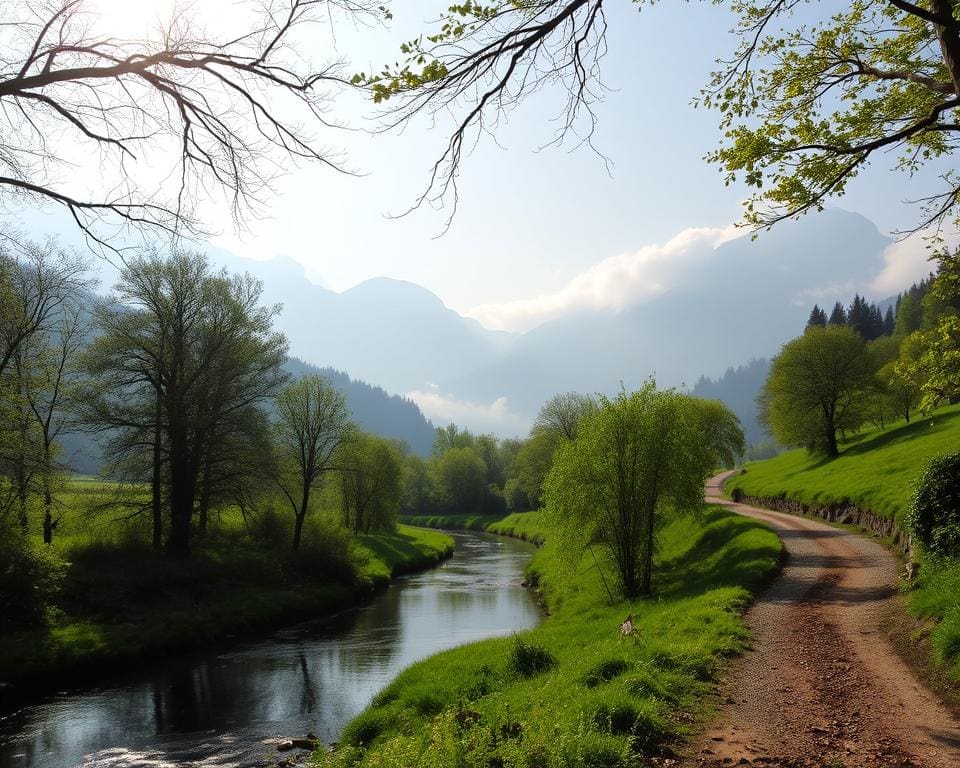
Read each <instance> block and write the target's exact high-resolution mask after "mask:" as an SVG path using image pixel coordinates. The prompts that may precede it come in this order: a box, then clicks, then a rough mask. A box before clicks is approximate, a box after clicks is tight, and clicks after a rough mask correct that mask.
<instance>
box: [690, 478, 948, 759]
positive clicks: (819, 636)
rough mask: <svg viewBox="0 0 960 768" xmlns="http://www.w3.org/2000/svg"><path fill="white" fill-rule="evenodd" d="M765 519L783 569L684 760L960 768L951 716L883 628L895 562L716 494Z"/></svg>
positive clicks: (876, 550)
mask: <svg viewBox="0 0 960 768" xmlns="http://www.w3.org/2000/svg"><path fill="white" fill-rule="evenodd" d="M725 478H726V475H720V476H718V477H717V478H714V479H713V480H711V481H710V483H709V484H708V486H707V497H708V500H710V501H711V502H715V503H718V504H723V505H724V506H726V507H729V508H730V509H733V510H735V511H736V512H738V513H740V514H743V515H748V516H750V517H755V518H758V519H760V520H763V521H764V522H766V523H768V524H770V525H771V526H772V527H773V529H774V530H775V531H776V532H777V534H778V535H779V536H780V538H781V540H782V541H783V543H784V546H785V547H786V549H787V552H788V555H789V557H788V559H787V561H786V565H785V567H784V569H783V574H782V575H781V576H780V577H779V578H778V579H777V580H776V581H775V582H774V583H773V584H772V585H771V586H770V587H769V588H768V589H766V590H765V591H764V592H763V593H761V594H760V596H759V597H758V599H757V601H756V603H755V604H754V606H753V607H752V608H751V609H750V611H749V613H748V614H747V622H748V623H749V625H750V628H751V630H752V631H753V633H754V644H753V650H751V651H749V652H748V653H747V654H745V655H744V656H743V658H742V659H740V660H739V661H738V662H737V664H736V665H735V667H734V669H733V670H732V673H731V675H730V679H729V680H728V681H727V683H726V684H725V685H724V688H723V690H722V694H723V696H724V699H723V700H724V701H725V702H726V703H725V704H724V705H723V707H722V710H721V712H720V715H719V717H718V718H717V720H716V722H715V724H714V726H713V728H712V729H711V730H710V731H709V732H708V733H707V734H705V735H704V736H703V737H702V738H701V739H700V740H699V741H697V742H696V743H695V744H694V745H693V746H692V748H691V752H690V756H689V757H688V758H687V759H686V760H684V761H683V763H682V765H685V766H690V767H691V768H692V767H693V766H709V768H713V766H721V765H737V764H740V765H761V766H771V767H775V768H907V767H908V766H909V767H910V768H915V767H916V768H919V767H920V766H922V767H923V768H960V721H958V720H957V719H956V718H955V717H954V716H953V715H952V714H951V712H950V711H949V710H948V709H947V708H946V707H945V706H944V705H943V704H942V703H941V702H940V701H939V700H938V699H937V698H936V696H934V695H933V694H932V693H930V692H929V691H928V690H927V689H926V688H925V687H924V686H923V685H922V684H921V683H920V682H919V681H918V680H917V679H916V677H915V676H914V674H913V673H912V672H911V670H910V669H909V667H907V665H906V664H905V663H904V662H903V661H902V660H901V659H900V657H898V656H897V654H896V652H895V651H894V649H893V647H892V645H891V644H890V642H889V641H888V639H887V638H886V636H885V635H884V633H883V632H882V631H881V630H880V626H881V623H882V621H883V619H884V617H885V616H887V615H889V612H890V611H892V610H895V609H897V605H896V603H897V595H896V589H895V585H896V582H897V561H896V559H895V558H894V557H893V555H891V554H890V553H889V552H888V551H887V550H886V549H884V548H883V547H882V546H881V545H880V544H878V543H876V542H875V541H871V540H870V539H867V538H865V537H862V536H858V535H856V534H853V533H848V532H847V531H843V530H838V529H836V528H831V527H830V526H828V525H824V524H823V523H819V522H815V521H812V520H807V519H804V518H799V517H793V516H791V515H784V514H780V513H777V512H770V511H767V510H763V509H757V508H755V507H749V506H746V505H743V504H734V503H732V502H730V501H727V500H725V499H723V498H722V493H721V488H722V482H723V480H724V479H725Z"/></svg>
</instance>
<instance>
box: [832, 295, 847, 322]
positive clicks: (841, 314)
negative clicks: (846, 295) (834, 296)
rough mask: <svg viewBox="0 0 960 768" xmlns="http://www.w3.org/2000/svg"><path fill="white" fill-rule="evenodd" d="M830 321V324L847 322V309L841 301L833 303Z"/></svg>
mask: <svg viewBox="0 0 960 768" xmlns="http://www.w3.org/2000/svg"><path fill="white" fill-rule="evenodd" d="M828 323H829V324H830V325H846V324H847V310H845V309H844V308H843V304H841V303H840V302H839V301H838V302H837V303H836V304H834V305H833V311H832V312H831V313H830V319H829V321H828Z"/></svg>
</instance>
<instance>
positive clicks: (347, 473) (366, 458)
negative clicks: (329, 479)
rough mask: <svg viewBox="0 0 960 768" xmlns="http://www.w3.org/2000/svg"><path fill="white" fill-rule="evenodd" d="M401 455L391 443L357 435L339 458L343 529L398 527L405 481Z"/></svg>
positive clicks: (360, 530) (354, 530) (343, 447)
mask: <svg viewBox="0 0 960 768" xmlns="http://www.w3.org/2000/svg"><path fill="white" fill-rule="evenodd" d="M401 462H402V459H401V456H400V451H399V450H398V449H397V447H396V446H395V445H394V444H393V443H391V442H390V441H389V440H384V439H383V438H380V437H375V436H373V435H368V434H364V433H359V432H355V433H353V434H352V435H351V437H350V439H349V440H348V441H347V442H346V443H345V444H344V445H343V446H342V448H341V449H340V452H339V456H338V458H337V468H338V472H339V474H340V498H341V503H342V507H343V521H344V525H346V526H347V527H349V528H350V529H351V530H352V531H353V532H354V533H371V532H373V531H388V530H391V529H392V528H393V527H394V526H395V525H396V517H397V510H398V509H399V507H400V494H401V482H402V477H403V468H402V463H401Z"/></svg>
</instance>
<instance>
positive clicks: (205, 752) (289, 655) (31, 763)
mask: <svg viewBox="0 0 960 768" xmlns="http://www.w3.org/2000/svg"><path fill="white" fill-rule="evenodd" d="M453 535H454V537H455V538H456V542H457V548H456V552H455V554H454V556H453V557H452V558H451V559H449V560H447V561H446V562H445V563H443V564H442V565H440V566H438V567H436V568H434V569H431V570H428V571H424V572H422V573H418V574H413V575H410V576H405V577H402V578H400V579H397V580H396V582H395V583H394V584H393V585H391V587H390V588H389V589H388V590H386V591H385V592H383V593H381V594H380V595H378V596H376V597H375V598H374V599H373V600H372V601H370V602H369V603H367V604H365V605H363V606H360V607H358V608H356V609H351V610H348V611H344V612H342V613H339V614H337V615H336V616H332V617H328V618H324V619H321V620H317V621H313V622H308V623H305V624H300V625H298V626H295V627H292V628H290V629H286V630H283V631H280V632H276V633H274V634H273V635H271V636H270V637H269V638H266V639H263V640H260V641H258V642H254V643H248V644H245V645H242V646H239V647H235V648H231V649H229V650H227V651H223V652H210V653H199V654H194V655H191V656H185V657H184V656H178V657H176V658H170V659H168V660H166V661H162V662H161V661H158V662H157V663H156V664H153V665H151V666H150V667H149V668H145V669H142V670H140V671H138V672H137V673H136V674H133V675H129V674H128V675H127V676H126V677H124V678H120V679H118V680H116V681H112V682H111V684H110V685H109V686H104V687H102V688H97V689H84V690H81V691H68V692H63V693H60V694H57V695H54V696H50V697H47V698H46V699H44V700H42V701H40V702H37V703H34V704H31V705H29V706H25V707H23V708H20V709H18V710H16V711H15V712H12V713H8V714H6V715H5V716H3V717H2V718H0V768H70V767H71V766H74V767H75V766H83V767H84V768H94V767H96V768H127V767H128V766H141V767H143V768H176V767H180V766H204V767H205V768H206V767H207V766H211V767H213V766H224V767H225V766H231V768H233V767H235V766H255V765H262V764H263V763H264V762H265V760H266V759H267V758H268V757H269V756H273V757H274V758H276V756H277V755H278V753H277V752H276V749H275V746H274V744H273V743H272V741H271V740H274V741H275V740H277V739H279V738H281V737H287V738H291V737H302V736H304V735H305V734H307V733H308V732H312V733H314V734H315V735H316V736H318V737H319V738H320V740H321V741H324V742H333V741H336V740H337V738H338V735H339V733H340V731H341V730H342V728H343V726H344V725H345V724H346V723H347V721H349V720H350V719H351V718H352V717H353V716H354V715H356V714H357V713H359V712H360V711H361V710H362V709H363V708H364V707H366V705H367V704H368V703H369V702H370V700H371V698H372V697H373V695H374V694H375V693H376V692H377V691H378V690H380V689H381V688H383V687H384V686H385V685H386V684H387V683H389V682H390V680H392V679H393V678H394V677H395V676H396V675H397V673H398V672H400V670H402V669H403V668H404V667H407V666H409V665H410V664H411V663H413V662H414V661H416V660H418V659H422V658H424V657H425V656H429V655H430V654H433V653H436V652H437V651H441V650H444V649H446V648H452V647H454V646H457V645H462V644H463V643H468V642H471V641H473V640H479V639H482V638H485V637H493V636H496V635H506V634H510V633H512V632H515V631H518V630H522V629H526V628H529V627H532V626H534V625H536V624H537V623H538V622H539V621H540V619H541V612H540V609H539V608H538V606H537V604H536V602H535V600H534V598H533V595H532V594H531V593H530V592H529V590H526V589H524V588H523V586H522V585H521V583H520V582H521V580H522V574H523V569H524V567H525V566H526V564H527V562H528V561H529V558H530V556H531V553H532V551H533V548H532V546H530V545H529V544H525V543H523V542H519V541H515V540H513V539H504V538H500V537H496V536H491V535H488V534H481V533H468V532H463V533H460V532H458V533H455V534H453Z"/></svg>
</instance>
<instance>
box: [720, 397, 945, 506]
mask: <svg viewBox="0 0 960 768" xmlns="http://www.w3.org/2000/svg"><path fill="white" fill-rule="evenodd" d="M958 448H960V406H951V407H949V408H943V409H941V410H939V411H937V412H936V413H935V414H933V415H932V416H927V417H926V418H922V419H918V420H915V421H913V422H912V423H910V424H902V423H901V424H899V425H898V426H895V427H888V428H887V429H885V430H883V431H880V430H871V431H869V432H864V433H863V434H862V435H861V436H859V439H856V440H855V441H852V442H851V443H849V444H847V445H846V446H844V447H843V449H842V451H841V453H840V456H839V457H838V458H836V459H834V460H833V461H827V460H824V459H823V458H819V457H816V456H811V455H810V454H809V453H807V452H806V451H802V450H801V451H790V452H789V453H785V454H782V455H780V456H777V457H776V458H775V459H767V460H766V461H758V462H755V463H753V464H750V465H749V467H748V471H747V473H746V474H745V475H741V476H740V477H736V478H734V479H732V480H731V481H730V483H728V485H727V490H728V491H733V489H734V488H741V489H742V490H743V491H744V492H745V493H748V494H751V495H754V496H776V495H778V494H780V493H786V495H787V496H788V497H789V498H791V499H795V500H797V501H802V502H807V503H811V502H830V501H840V500H843V499H849V500H850V501H852V502H854V503H856V504H858V505H860V506H862V507H864V508H867V509H870V510H873V511H874V512H876V513H877V514H880V515H885V516H887V517H893V518H896V519H900V518H901V517H902V516H903V515H904V513H905V510H906V507H907V504H908V503H909V501H910V498H911V496H912V494H913V486H914V483H915V482H916V480H917V478H918V477H919V475H920V472H921V471H922V470H923V466H924V464H925V463H926V461H927V460H928V459H930V458H932V457H933V456H937V455H940V454H942V453H948V452H952V451H955V450H957V449H958Z"/></svg>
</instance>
